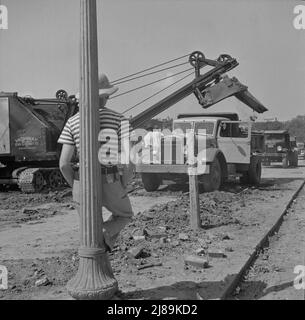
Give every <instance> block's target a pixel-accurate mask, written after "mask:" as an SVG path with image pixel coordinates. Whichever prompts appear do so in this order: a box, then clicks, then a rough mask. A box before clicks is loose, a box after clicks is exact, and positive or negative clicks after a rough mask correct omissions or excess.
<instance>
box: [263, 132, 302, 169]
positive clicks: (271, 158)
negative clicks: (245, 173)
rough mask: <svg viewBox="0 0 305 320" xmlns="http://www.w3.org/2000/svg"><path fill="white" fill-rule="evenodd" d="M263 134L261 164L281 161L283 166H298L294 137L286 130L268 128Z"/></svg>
mask: <svg viewBox="0 0 305 320" xmlns="http://www.w3.org/2000/svg"><path fill="white" fill-rule="evenodd" d="M264 135H265V152H264V154H263V164H264V165H267V166H268V165H270V164H271V163H272V162H281V163H282V166H283V168H288V167H297V166H298V151H297V144H296V138H295V137H291V136H290V134H289V132H288V131H287V130H268V131H265V132H264Z"/></svg>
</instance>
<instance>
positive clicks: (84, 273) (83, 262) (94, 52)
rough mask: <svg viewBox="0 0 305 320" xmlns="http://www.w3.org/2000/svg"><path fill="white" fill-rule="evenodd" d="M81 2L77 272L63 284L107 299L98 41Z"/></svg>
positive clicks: (92, 16)
mask: <svg viewBox="0 0 305 320" xmlns="http://www.w3.org/2000/svg"><path fill="white" fill-rule="evenodd" d="M80 3H81V13H80V14H81V43H80V50H81V54H80V56H81V61H80V66H81V68H80V77H81V79H80V88H81V91H80V92H81V97H80V229H81V232H80V241H81V246H80V248H79V258H80V261H79V269H78V272H77V274H76V276H75V277H74V278H73V279H72V280H70V281H69V282H68V284H67V290H68V292H69V294H70V295H71V296H72V297H73V298H75V299H84V300H107V299H111V298H112V297H113V295H114V294H115V293H116V291H117V290H118V284H117V281H116V280H115V278H114V276H113V272H112V268H111V265H110V262H109V259H108V254H107V252H105V246H104V241H103V231H102V224H103V218H102V205H101V200H102V199H101V188H102V185H101V170H100V164H99V162H98V148H99V145H98V134H99V111H98V45H97V44H98V41H97V10H96V0H80Z"/></svg>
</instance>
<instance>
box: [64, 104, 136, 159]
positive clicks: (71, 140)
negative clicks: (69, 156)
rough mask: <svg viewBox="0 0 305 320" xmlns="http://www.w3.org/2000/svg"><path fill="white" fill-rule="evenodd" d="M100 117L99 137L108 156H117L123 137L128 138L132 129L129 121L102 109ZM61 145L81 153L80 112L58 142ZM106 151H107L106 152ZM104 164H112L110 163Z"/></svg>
mask: <svg viewBox="0 0 305 320" xmlns="http://www.w3.org/2000/svg"><path fill="white" fill-rule="evenodd" d="M99 117H100V135H99V137H97V138H98V139H99V141H100V142H101V145H102V146H103V145H105V144H106V143H107V145H105V146H104V147H105V148H106V149H107V151H105V152H106V153H107V155H108V156H110V154H111V156H113V155H114V156H115V153H113V150H117V152H120V151H121V150H120V149H121V148H120V142H121V139H122V137H125V136H126V137H127V136H128V134H129V132H130V131H131V127H129V126H127V124H128V120H127V119H126V118H125V117H124V116H123V115H121V114H119V113H117V112H116V111H113V110H110V109H107V108H102V109H100V110H99ZM58 143H60V144H69V145H74V146H76V149H77V153H78V155H79V153H80V114H79V112H78V113H77V114H75V115H74V116H73V117H71V118H70V119H69V120H68V121H67V123H66V125H65V127H64V129H63V131H62V133H61V135H60V137H59V140H58ZM106 149H105V150H106ZM103 164H106V165H107V164H111V163H109V161H108V162H107V163H103Z"/></svg>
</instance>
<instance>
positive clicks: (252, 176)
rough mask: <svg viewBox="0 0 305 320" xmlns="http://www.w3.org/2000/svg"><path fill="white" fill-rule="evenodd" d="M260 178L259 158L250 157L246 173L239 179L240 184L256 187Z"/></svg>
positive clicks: (260, 163) (260, 165) (260, 166)
mask: <svg viewBox="0 0 305 320" xmlns="http://www.w3.org/2000/svg"><path fill="white" fill-rule="evenodd" d="M261 176H262V161H261V159H260V158H259V157H255V156H254V157H251V160H250V165H249V169H248V171H246V172H244V173H243V175H242V177H240V182H241V183H242V184H250V185H253V186H257V185H259V184H260V182H261Z"/></svg>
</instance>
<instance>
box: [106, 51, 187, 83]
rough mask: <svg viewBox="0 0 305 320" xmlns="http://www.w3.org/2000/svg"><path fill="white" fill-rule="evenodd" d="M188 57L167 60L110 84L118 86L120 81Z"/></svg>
mask: <svg viewBox="0 0 305 320" xmlns="http://www.w3.org/2000/svg"><path fill="white" fill-rule="evenodd" d="M188 56H189V54H186V55H184V56H181V57H179V58H175V59H172V60H169V61H166V62H163V63H160V64H157V65H155V66H153V67H150V68H147V69H144V70H142V71H138V72H136V73H133V74H131V75H128V76H125V77H123V78H120V79H117V80H114V81H112V84H118V82H120V81H122V80H125V79H128V78H131V77H134V76H137V75H139V74H141V73H144V72H146V71H150V70H153V69H156V68H158V67H161V66H164V65H166V64H169V63H171V62H174V61H177V60H180V59H183V58H186V57H188Z"/></svg>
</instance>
